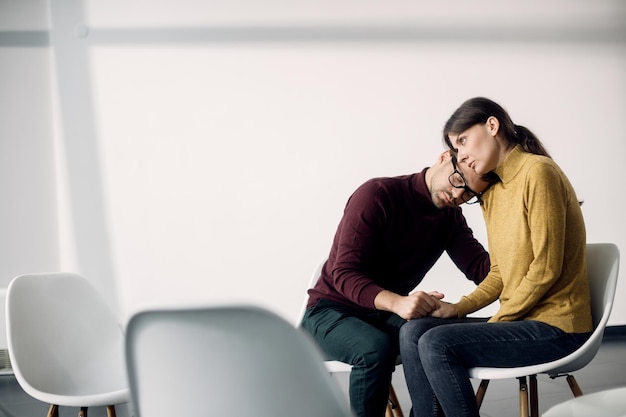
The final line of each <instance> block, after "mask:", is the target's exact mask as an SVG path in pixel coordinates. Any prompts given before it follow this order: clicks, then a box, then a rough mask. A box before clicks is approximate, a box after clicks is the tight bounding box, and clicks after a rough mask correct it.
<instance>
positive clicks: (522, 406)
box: [517, 376, 528, 417]
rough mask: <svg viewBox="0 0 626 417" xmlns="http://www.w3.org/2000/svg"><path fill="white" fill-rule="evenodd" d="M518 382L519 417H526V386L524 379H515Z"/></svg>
mask: <svg viewBox="0 0 626 417" xmlns="http://www.w3.org/2000/svg"><path fill="white" fill-rule="evenodd" d="M517 379H518V381H519V415H520V417H528V385H527V384H526V377H525V376H522V377H519V378H517Z"/></svg>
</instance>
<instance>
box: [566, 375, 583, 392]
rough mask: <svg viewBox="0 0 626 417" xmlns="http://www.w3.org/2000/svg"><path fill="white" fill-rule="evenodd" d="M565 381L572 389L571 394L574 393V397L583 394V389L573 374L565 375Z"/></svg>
mask: <svg viewBox="0 0 626 417" xmlns="http://www.w3.org/2000/svg"><path fill="white" fill-rule="evenodd" d="M567 383H568V384H569V387H570V389H571V390H572V394H574V397H580V396H582V395H583V391H582V390H581V389H580V387H579V386H578V383H577V382H576V378H574V375H567Z"/></svg>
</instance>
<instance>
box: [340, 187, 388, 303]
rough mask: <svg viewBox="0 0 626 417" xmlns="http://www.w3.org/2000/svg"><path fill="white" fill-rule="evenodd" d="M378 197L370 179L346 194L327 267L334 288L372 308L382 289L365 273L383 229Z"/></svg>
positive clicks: (381, 196)
mask: <svg viewBox="0 0 626 417" xmlns="http://www.w3.org/2000/svg"><path fill="white" fill-rule="evenodd" d="M382 198H384V197H383V193H382V192H381V190H380V189H379V188H378V187H377V186H376V185H375V184H374V183H372V182H368V183H365V184H364V185H362V186H361V187H360V188H358V189H357V190H356V191H355V193H354V194H353V195H352V196H351V197H350V199H349V200H348V203H347V204H346V207H345V210H344V215H343V218H342V221H341V227H340V230H339V231H338V233H337V234H336V236H335V240H336V241H335V244H336V246H337V257H336V260H335V263H334V265H333V270H332V271H331V274H332V279H333V286H334V288H336V289H337V290H338V291H339V292H340V293H341V294H342V295H343V296H344V297H346V298H347V299H348V300H350V301H352V302H353V303H355V304H357V305H360V306H362V307H366V308H372V309H373V308H375V307H374V298H375V297H376V296H377V295H378V293H379V292H381V291H382V290H383V289H384V288H383V287H381V286H380V285H378V284H377V283H376V282H375V281H374V280H373V279H371V278H370V277H369V276H368V275H367V273H366V270H367V269H368V265H369V263H370V262H371V259H372V258H373V256H372V254H373V253H374V252H375V251H376V249H377V247H376V242H379V241H380V235H381V233H382V229H383V222H384V214H385V213H384V211H385V210H384V208H383V206H384V205H383V204H381V199H382Z"/></svg>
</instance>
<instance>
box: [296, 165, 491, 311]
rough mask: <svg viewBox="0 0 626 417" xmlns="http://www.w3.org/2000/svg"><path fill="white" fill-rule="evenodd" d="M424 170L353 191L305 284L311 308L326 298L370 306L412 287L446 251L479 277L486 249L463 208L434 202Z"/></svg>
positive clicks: (474, 278)
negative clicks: (322, 260)
mask: <svg viewBox="0 0 626 417" xmlns="http://www.w3.org/2000/svg"><path fill="white" fill-rule="evenodd" d="M426 170H427V168H425V169H424V170H423V171H422V172H420V173H418V174H412V175H404V176H400V177H393V178H375V179H372V180H369V181H367V182H366V183H364V184H363V185H361V186H360V187H359V188H358V189H357V190H356V191H355V192H354V194H352V196H351V197H350V198H349V200H348V203H347V204H346V207H345V209H344V214H343V218H342V219H341V222H340V223H339V227H338V228H337V232H336V234H335V239H334V241H333V245H332V248H331V250H330V254H329V256H328V261H327V262H326V264H325V265H324V268H322V275H321V277H320V279H318V281H317V283H316V284H315V286H314V287H313V288H312V289H310V290H309V302H308V307H311V306H314V305H315V304H317V302H318V301H319V300H320V299H327V300H332V301H336V302H339V303H343V304H348V305H352V306H360V307H363V308H368V309H374V308H375V307H374V298H375V297H376V295H378V293H379V292H380V291H382V290H383V289H386V290H390V291H393V292H395V293H397V294H402V295H407V294H408V293H409V292H410V291H412V290H413V289H414V288H415V287H416V286H417V285H418V284H419V283H420V282H421V281H422V279H423V278H424V275H426V273H427V272H428V271H429V270H430V268H431V267H432V266H433V265H434V264H435V262H437V260H438V259H439V257H440V256H441V254H442V253H443V252H444V251H446V252H447V253H448V255H449V256H450V258H451V259H452V261H453V262H454V263H455V264H456V265H457V267H458V268H459V269H460V270H461V271H462V272H463V273H464V274H465V276H466V277H467V278H468V279H470V280H472V281H474V282H475V283H477V284H478V283H479V282H481V281H482V280H483V278H484V277H485V276H486V275H487V272H488V271H489V255H488V253H487V252H486V251H485V249H484V248H483V246H482V245H481V244H480V243H479V242H478V241H477V240H476V239H475V238H474V235H473V233H472V230H471V229H470V228H469V227H468V225H467V222H466V221H465V217H464V216H463V214H462V212H461V208H459V207H455V208H446V209H439V208H437V207H435V205H434V204H433V202H432V199H431V197H430V193H429V192H428V188H427V187H426V181H425V173H426Z"/></svg>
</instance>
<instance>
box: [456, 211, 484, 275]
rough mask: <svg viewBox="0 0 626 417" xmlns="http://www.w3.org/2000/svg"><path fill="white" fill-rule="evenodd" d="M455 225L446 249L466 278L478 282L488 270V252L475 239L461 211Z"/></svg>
mask: <svg viewBox="0 0 626 417" xmlns="http://www.w3.org/2000/svg"><path fill="white" fill-rule="evenodd" d="M456 225H457V226H456V229H455V230H454V231H453V233H452V238H451V239H450V242H449V243H448V245H447V247H446V251H447V253H448V256H450V259H452V262H454V264H455V265H456V266H457V268H459V270H460V271H462V272H463V273H464V274H465V276H466V277H467V279H469V280H472V281H474V282H475V283H476V284H479V283H480V282H482V281H483V280H484V279H485V277H486V276H487V273H488V272H489V265H490V262H489V253H487V251H486V250H485V248H484V247H483V245H482V244H481V243H480V242H479V241H478V240H476V238H475V237H474V233H473V232H472V229H470V227H469V226H468V225H467V221H466V220H465V217H464V216H463V214H462V213H461V212H459V213H458V216H457V218H456Z"/></svg>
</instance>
